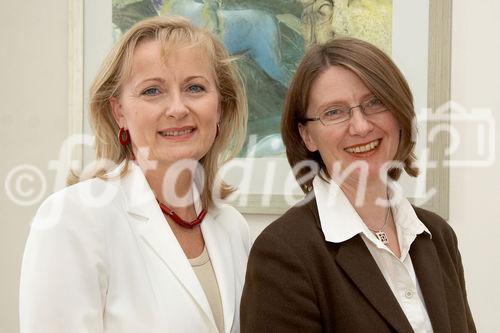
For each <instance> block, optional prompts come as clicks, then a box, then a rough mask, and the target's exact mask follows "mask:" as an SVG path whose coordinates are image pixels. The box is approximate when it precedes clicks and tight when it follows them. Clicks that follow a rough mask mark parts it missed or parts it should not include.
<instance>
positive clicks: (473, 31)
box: [450, 0, 500, 332]
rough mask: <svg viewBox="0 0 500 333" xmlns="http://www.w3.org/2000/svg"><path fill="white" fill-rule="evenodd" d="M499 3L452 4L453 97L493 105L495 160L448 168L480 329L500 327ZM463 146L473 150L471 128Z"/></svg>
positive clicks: (453, 216) (469, 104) (453, 217)
mask: <svg viewBox="0 0 500 333" xmlns="http://www.w3.org/2000/svg"><path fill="white" fill-rule="evenodd" d="M499 13H500V1H498V0H482V1H469V0H456V1H454V3H453V30H452V31H453V32H452V34H453V39H452V91H451V94H452V99H453V100H455V101H456V102H458V103H460V104H461V105H463V106H465V107H466V108H467V109H469V110H471V109H473V108H489V109H491V111H492V113H493V116H494V119H495V124H496V139H495V140H496V152H495V156H496V161H495V163H494V165H492V166H490V167H487V168H455V169H452V170H451V172H450V223H451V224H452V225H453V227H454V228H455V230H456V232H457V233H458V236H459V241H460V244H459V246H460V249H461V251H462V259H463V262H464V265H465V273H466V279H467V287H468V293H469V302H470V305H471V308H472V311H473V314H474V317H475V319H476V323H477V328H478V331H479V332H499V331H500V284H499V281H500V241H499V236H500V63H499V59H500V36H499V33H500V20H499V19H498V15H499ZM469 129H470V132H467V133H463V135H462V137H461V139H462V142H463V144H462V145H461V148H460V149H461V150H462V151H463V152H464V153H469V154H473V153H474V151H473V150H474V148H475V147H472V145H468V144H467V143H468V142H476V141H475V135H476V134H475V133H476V132H475V131H474V126H473V125H472V124H471V125H470V126H469Z"/></svg>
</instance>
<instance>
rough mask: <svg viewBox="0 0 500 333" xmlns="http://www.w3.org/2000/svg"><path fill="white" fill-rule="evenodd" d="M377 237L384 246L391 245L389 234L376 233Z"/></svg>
mask: <svg viewBox="0 0 500 333" xmlns="http://www.w3.org/2000/svg"><path fill="white" fill-rule="evenodd" d="M375 236H377V238H378V239H379V241H381V242H382V243H384V245H389V238H387V234H386V233H385V232H383V231H382V230H380V231H376V232H375Z"/></svg>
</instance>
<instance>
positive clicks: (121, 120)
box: [108, 96, 126, 128]
mask: <svg viewBox="0 0 500 333" xmlns="http://www.w3.org/2000/svg"><path fill="white" fill-rule="evenodd" d="M108 100H109V104H110V105H111V112H112V113H113V118H115V121H116V124H117V125H118V127H120V128H126V122H125V116H124V115H123V112H122V106H121V104H120V101H119V100H118V98H117V97H115V96H111V97H110V98H109V99H108Z"/></svg>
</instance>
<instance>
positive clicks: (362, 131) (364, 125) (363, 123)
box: [349, 107, 373, 137]
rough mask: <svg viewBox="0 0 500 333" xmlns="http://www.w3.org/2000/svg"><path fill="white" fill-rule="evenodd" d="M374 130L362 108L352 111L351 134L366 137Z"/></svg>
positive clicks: (350, 120)
mask: <svg viewBox="0 0 500 333" xmlns="http://www.w3.org/2000/svg"><path fill="white" fill-rule="evenodd" d="M372 129H373V125H372V123H371V122H370V121H369V120H368V119H367V118H366V115H365V114H364V113H363V111H361V108H360V107H356V108H354V109H352V110H351V119H349V134H350V135H358V136H361V137H364V136H366V135H367V134H368V133H370V131H371V130H372Z"/></svg>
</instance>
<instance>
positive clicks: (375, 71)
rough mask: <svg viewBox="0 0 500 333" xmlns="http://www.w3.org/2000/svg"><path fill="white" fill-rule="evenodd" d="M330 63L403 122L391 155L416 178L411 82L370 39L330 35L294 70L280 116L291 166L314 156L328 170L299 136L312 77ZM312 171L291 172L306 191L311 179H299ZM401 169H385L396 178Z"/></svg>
mask: <svg viewBox="0 0 500 333" xmlns="http://www.w3.org/2000/svg"><path fill="white" fill-rule="evenodd" d="M331 66H341V67H344V68H346V69H348V70H350V71H352V72H353V73H354V74H356V75H357V76H358V77H359V78H360V79H361V81H362V82H363V83H364V84H365V85H366V87H368V89H370V91H371V92H372V93H373V94H374V95H375V96H377V97H378V98H379V99H380V100H381V101H382V103H384V105H386V106H387V107H388V109H389V111H390V112H391V113H392V114H393V115H394V117H395V118H396V120H397V122H398V124H399V126H400V127H401V136H400V142H399V146H398V150H397V152H396V156H394V160H396V161H400V162H401V163H402V164H403V166H404V170H405V171H406V173H407V174H408V175H410V176H413V177H416V176H417V175H418V169H417V168H416V167H415V166H414V162H415V161H416V157H415V153H414V148H415V141H414V139H413V135H412V134H413V133H412V132H413V130H414V129H413V122H414V119H415V110H414V107H413V96H412V93H411V91H410V87H409V86H408V83H407V82H406V79H405V78H404V76H403V74H402V73H401V71H400V70H399V69H398V68H397V67H396V65H395V64H394V62H393V61H392V60H391V58H389V57H388V56H387V55H386V54H385V53H384V52H383V51H382V50H380V49H378V48H377V47H376V46H374V45H372V44H370V43H368V42H365V41H362V40H359V39H356V38H347V37H346V38H336V39H332V40H330V41H328V42H327V43H325V44H320V45H315V46H313V47H311V49H309V51H308V52H307V53H306V55H305V56H304V58H303V59H302V61H301V63H300V65H299V67H298V68H297V71H296V72H295V75H294V77H293V79H292V82H291V84H290V88H289V90H288V94H287V97H286V100H285V106H284V111H283V118H282V120H281V134H282V137H283V142H284V144H285V147H286V155H287V158H288V162H289V163H290V165H291V166H292V167H294V166H295V165H296V164H297V163H299V162H301V161H304V160H313V161H315V162H317V163H318V164H319V166H320V170H323V172H325V173H326V175H328V170H327V169H326V166H325V164H324V161H323V160H322V158H321V156H320V154H319V152H317V151H316V152H310V151H309V150H308V149H307V147H306V146H305V144H304V142H303V141H302V137H301V136H300V133H299V123H300V122H301V119H303V118H305V117H306V111H307V106H308V104H309V93H310V90H311V86H312V84H313V82H314V81H315V80H316V78H317V77H318V76H319V75H320V74H321V73H323V72H324V71H325V70H326V69H328V68H329V67H331ZM310 172H314V170H305V169H302V170H299V171H298V173H297V174H296V175H295V177H296V179H297V181H299V182H300V183H301V184H300V185H301V188H302V190H303V191H304V192H306V193H307V192H308V191H309V189H311V187H312V179H311V178H309V177H307V179H308V180H306V181H302V179H303V177H304V176H305V175H306V174H308V173H310ZM318 172H319V170H318ZM401 172H402V170H401V169H399V168H393V169H390V170H389V171H388V175H389V176H390V177H391V178H392V179H395V180H397V179H399V177H400V175H401Z"/></svg>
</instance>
